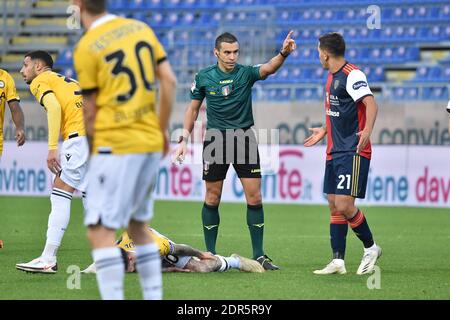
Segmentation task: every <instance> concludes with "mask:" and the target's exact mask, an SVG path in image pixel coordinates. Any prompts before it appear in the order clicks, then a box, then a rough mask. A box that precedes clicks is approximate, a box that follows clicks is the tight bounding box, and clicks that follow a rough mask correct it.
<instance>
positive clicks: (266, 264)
mask: <svg viewBox="0 0 450 320" xmlns="http://www.w3.org/2000/svg"><path fill="white" fill-rule="evenodd" d="M256 261H258V262H259V263H260V264H261V265H262V266H263V268H264V269H265V270H280V267H279V266H276V265H274V264H273V263H272V259H270V258H269V257H268V256H266V255H263V256H261V257H259V258H258V259H256Z"/></svg>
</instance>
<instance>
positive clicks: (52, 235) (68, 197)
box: [42, 188, 72, 260]
mask: <svg viewBox="0 0 450 320" xmlns="http://www.w3.org/2000/svg"><path fill="white" fill-rule="evenodd" d="M50 202H51V206H52V211H51V212H50V215H49V217H48V229H47V241H46V243H45V248H44V251H43V252H42V256H43V257H44V258H46V259H49V260H51V259H55V258H56V254H57V252H58V248H59V247H60V245H61V241H62V238H63V236H64V232H66V229H67V226H68V225H69V220H70V204H71V202H72V194H71V193H70V192H67V191H64V190H61V189H58V188H53V191H52V194H51V195H50Z"/></svg>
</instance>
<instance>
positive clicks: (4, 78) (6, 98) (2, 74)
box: [0, 69, 25, 248]
mask: <svg viewBox="0 0 450 320" xmlns="http://www.w3.org/2000/svg"><path fill="white" fill-rule="evenodd" d="M19 101H20V99H19V96H18V95H17V91H16V85H15V83H14V80H13V78H12V77H11V75H10V74H9V73H8V72H6V71H5V70H3V69H0V162H1V158H2V153H3V122H4V120H5V107H6V103H8V106H9V109H10V110H11V116H12V120H13V122H14V125H15V126H16V136H15V138H16V142H17V145H18V146H19V147H20V146H22V145H23V144H24V143H25V131H24V117H23V112H22V109H21V108H20V104H19ZM2 247H3V241H2V240H0V248H2Z"/></svg>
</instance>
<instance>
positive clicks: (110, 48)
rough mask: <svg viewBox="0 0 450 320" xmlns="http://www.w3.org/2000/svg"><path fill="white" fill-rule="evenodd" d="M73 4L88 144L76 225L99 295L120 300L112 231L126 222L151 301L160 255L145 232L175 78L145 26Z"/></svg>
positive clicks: (94, 6)
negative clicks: (83, 230)
mask: <svg viewBox="0 0 450 320" xmlns="http://www.w3.org/2000/svg"><path fill="white" fill-rule="evenodd" d="M73 2H74V4H75V5H78V7H79V8H80V16H81V22H82V24H83V26H84V28H85V29H86V32H85V33H84V35H83V37H82V38H81V39H80V41H79V42H78V44H77V45H76V47H75V50H74V66H75V70H76V72H77V75H78V80H79V81H80V86H81V89H82V91H83V102H84V121H85V126H86V132H87V136H88V140H89V141H90V142H91V152H92V157H91V159H90V161H89V172H88V188H87V195H86V196H87V197H86V212H85V218H84V224H85V226H86V227H87V229H88V232H87V233H88V239H89V241H90V243H91V247H92V256H93V258H94V262H95V265H96V267H97V283H98V286H99V290H100V295H101V297H102V299H106V300H122V299H124V277H125V273H124V262H123V260H122V257H121V253H120V249H119V248H117V247H116V246H115V236H116V230H117V229H119V228H127V231H128V233H129V234H130V236H131V237H132V238H133V240H134V241H135V243H136V270H137V272H138V273H139V280H140V284H141V288H142V292H143V297H144V299H145V300H159V299H162V276H161V258H160V256H159V252H158V247H157V245H156V244H155V243H154V241H153V239H152V238H151V237H150V235H149V234H148V233H147V232H146V230H147V225H148V221H149V220H150V219H151V218H152V217H153V191H154V188H155V186H156V181H157V178H158V168H159V162H160V159H161V156H162V155H165V153H167V151H168V141H169V139H168V133H167V127H168V122H169V117H170V113H171V110H172V105H173V102H174V97H175V90H176V78H175V75H174V74H173V71H172V67H171V65H170V63H169V61H168V60H167V55H166V52H165V50H164V48H163V46H162V45H161V43H160V42H159V41H158V39H157V37H156V35H155V33H154V32H153V30H152V29H151V28H150V27H149V26H148V25H147V24H145V23H143V22H141V21H138V20H134V19H126V18H122V17H118V16H115V15H113V14H109V13H108V12H107V11H106V1H105V0H74V1H73ZM157 80H159V99H158V100H159V116H158V114H157V103H156V101H157V99H156V93H157V91H156V88H157V84H156V82H157Z"/></svg>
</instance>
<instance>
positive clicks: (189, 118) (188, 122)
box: [172, 99, 202, 163]
mask: <svg viewBox="0 0 450 320" xmlns="http://www.w3.org/2000/svg"><path fill="white" fill-rule="evenodd" d="M201 105H202V101H200V100H194V99H193V100H191V103H190V104H189V106H188V107H187V109H186V112H185V114H184V120H183V134H182V136H181V137H180V141H178V142H179V144H178V147H177V150H176V151H175V154H174V156H173V159H172V162H173V163H175V162H178V163H182V162H183V161H184V158H185V157H186V152H187V141H188V138H189V135H190V134H191V132H192V130H193V129H194V123H195V120H197V117H198V113H199V111H200V107H201Z"/></svg>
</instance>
